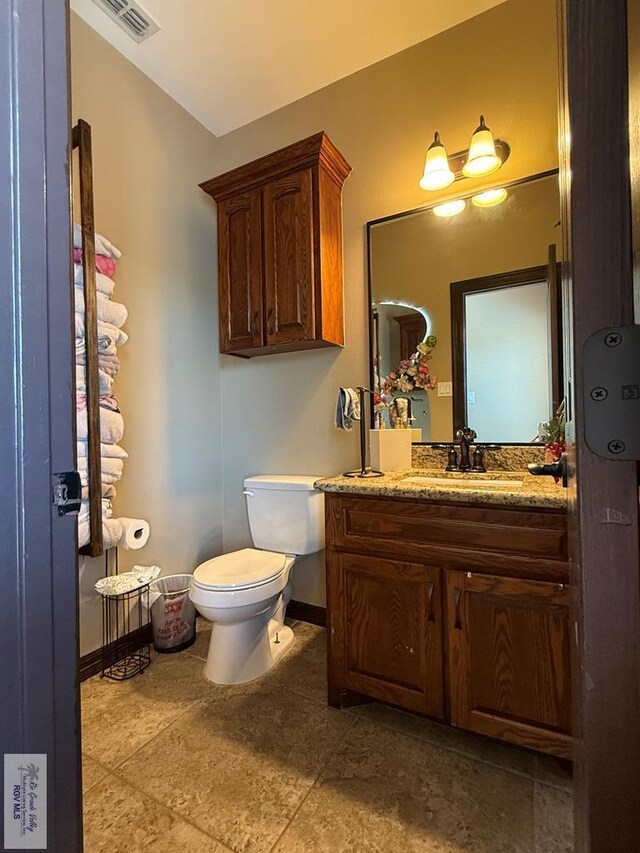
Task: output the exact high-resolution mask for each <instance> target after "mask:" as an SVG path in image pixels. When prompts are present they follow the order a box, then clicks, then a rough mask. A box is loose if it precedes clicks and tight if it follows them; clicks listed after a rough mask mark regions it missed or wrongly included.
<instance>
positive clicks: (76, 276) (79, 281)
mask: <svg viewBox="0 0 640 853" xmlns="http://www.w3.org/2000/svg"><path fill="white" fill-rule="evenodd" d="M73 283H74V284H75V286H76V289H77V290H80V289H81V288H83V287H84V271H83V269H82V264H74V265H73ZM115 286H116V283H115V281H114V280H113V279H112V278H109V276H108V275H103V273H101V272H98V271H97V270H96V290H97V291H98V293H102V294H103V295H104V296H111V294H112V293H113V289H114V287H115Z"/></svg>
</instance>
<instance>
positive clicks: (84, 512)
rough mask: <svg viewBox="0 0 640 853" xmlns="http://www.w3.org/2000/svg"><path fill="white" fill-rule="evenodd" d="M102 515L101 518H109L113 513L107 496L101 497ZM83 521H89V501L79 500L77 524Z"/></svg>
mask: <svg viewBox="0 0 640 853" xmlns="http://www.w3.org/2000/svg"><path fill="white" fill-rule="evenodd" d="M101 503H102V517H103V518H111V516H112V515H113V509H112V507H111V501H110V500H109V498H102V501H101ZM85 521H89V501H88V500H83V501H81V502H80V512H79V513H78V524H82V523H83V522H85Z"/></svg>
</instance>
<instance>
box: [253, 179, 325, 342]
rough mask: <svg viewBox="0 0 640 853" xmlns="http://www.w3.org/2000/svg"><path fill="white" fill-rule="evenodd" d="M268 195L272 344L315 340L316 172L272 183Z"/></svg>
mask: <svg viewBox="0 0 640 853" xmlns="http://www.w3.org/2000/svg"><path fill="white" fill-rule="evenodd" d="M263 193H264V239H265V251H264V255H265V294H266V312H267V313H266V330H267V343H268V344H270V345H272V346H273V345H277V344H285V343H290V342H292V341H309V340H313V338H314V335H315V328H314V318H315V310H314V280H313V276H314V259H313V233H312V230H313V195H312V177H311V170H310V169H305V170H303V171H301V172H295V173H294V174H292V175H287V176H286V177H284V178H280V179H278V180H276V181H273V182H272V183H270V184H268V185H267V186H266V187H265V188H264V190H263Z"/></svg>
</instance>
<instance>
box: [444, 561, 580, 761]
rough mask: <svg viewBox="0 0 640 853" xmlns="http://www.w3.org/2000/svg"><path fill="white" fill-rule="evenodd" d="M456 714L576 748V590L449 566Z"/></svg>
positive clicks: (538, 742) (507, 735)
mask: <svg viewBox="0 0 640 853" xmlns="http://www.w3.org/2000/svg"><path fill="white" fill-rule="evenodd" d="M446 585H447V642H448V650H447V651H448V660H449V674H450V698H451V722H452V723H453V724H454V725H456V726H461V727H462V728H465V729H469V730H471V731H476V732H479V733H481V734H484V735H491V736H493V737H498V738H500V739H502V740H507V741H511V742H513V743H518V744H521V745H523V746H528V747H531V748H532V749H540V750H543V751H545V752H550V753H552V754H554V755H558V756H561V757H564V758H569V757H570V755H571V661H570V658H571V654H570V590H569V589H568V588H567V587H565V586H564V585H562V584H555V583H541V582H539V581H525V580H522V579H521V578H504V577H492V576H490V575H483V574H475V573H473V572H447V580H446Z"/></svg>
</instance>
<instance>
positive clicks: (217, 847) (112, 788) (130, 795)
mask: <svg viewBox="0 0 640 853" xmlns="http://www.w3.org/2000/svg"><path fill="white" fill-rule="evenodd" d="M84 836H85V847H84V849H85V853H137V851H149V850H153V851H154V853H175V851H176V850H183V851H188V853H228V850H227V848H225V847H224V846H223V845H222V844H219V843H218V842H216V841H214V840H213V839H211V838H208V837H207V836H206V835H205V834H204V833H202V832H200V830H198V829H196V828H195V827H193V826H190V825H189V824H188V823H185V822H184V821H183V820H181V819H180V818H179V817H177V816H176V815H174V814H172V813H171V812H170V811H169V810H168V809H165V808H164V807H163V806H161V805H160V804H158V803H156V802H155V801H154V800H152V799H150V798H149V797H146V796H144V795H143V794H141V793H139V792H138V791H137V790H136V789H135V788H132V787H131V786H130V785H128V784H127V783H126V782H124V781H123V780H122V779H119V778H117V777H115V776H111V775H109V776H107V777H106V778H105V779H103V780H102V782H99V783H98V784H97V785H96V786H94V787H93V788H92V789H91V790H90V791H89V793H88V794H87V796H86V797H85V802H84Z"/></svg>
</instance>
